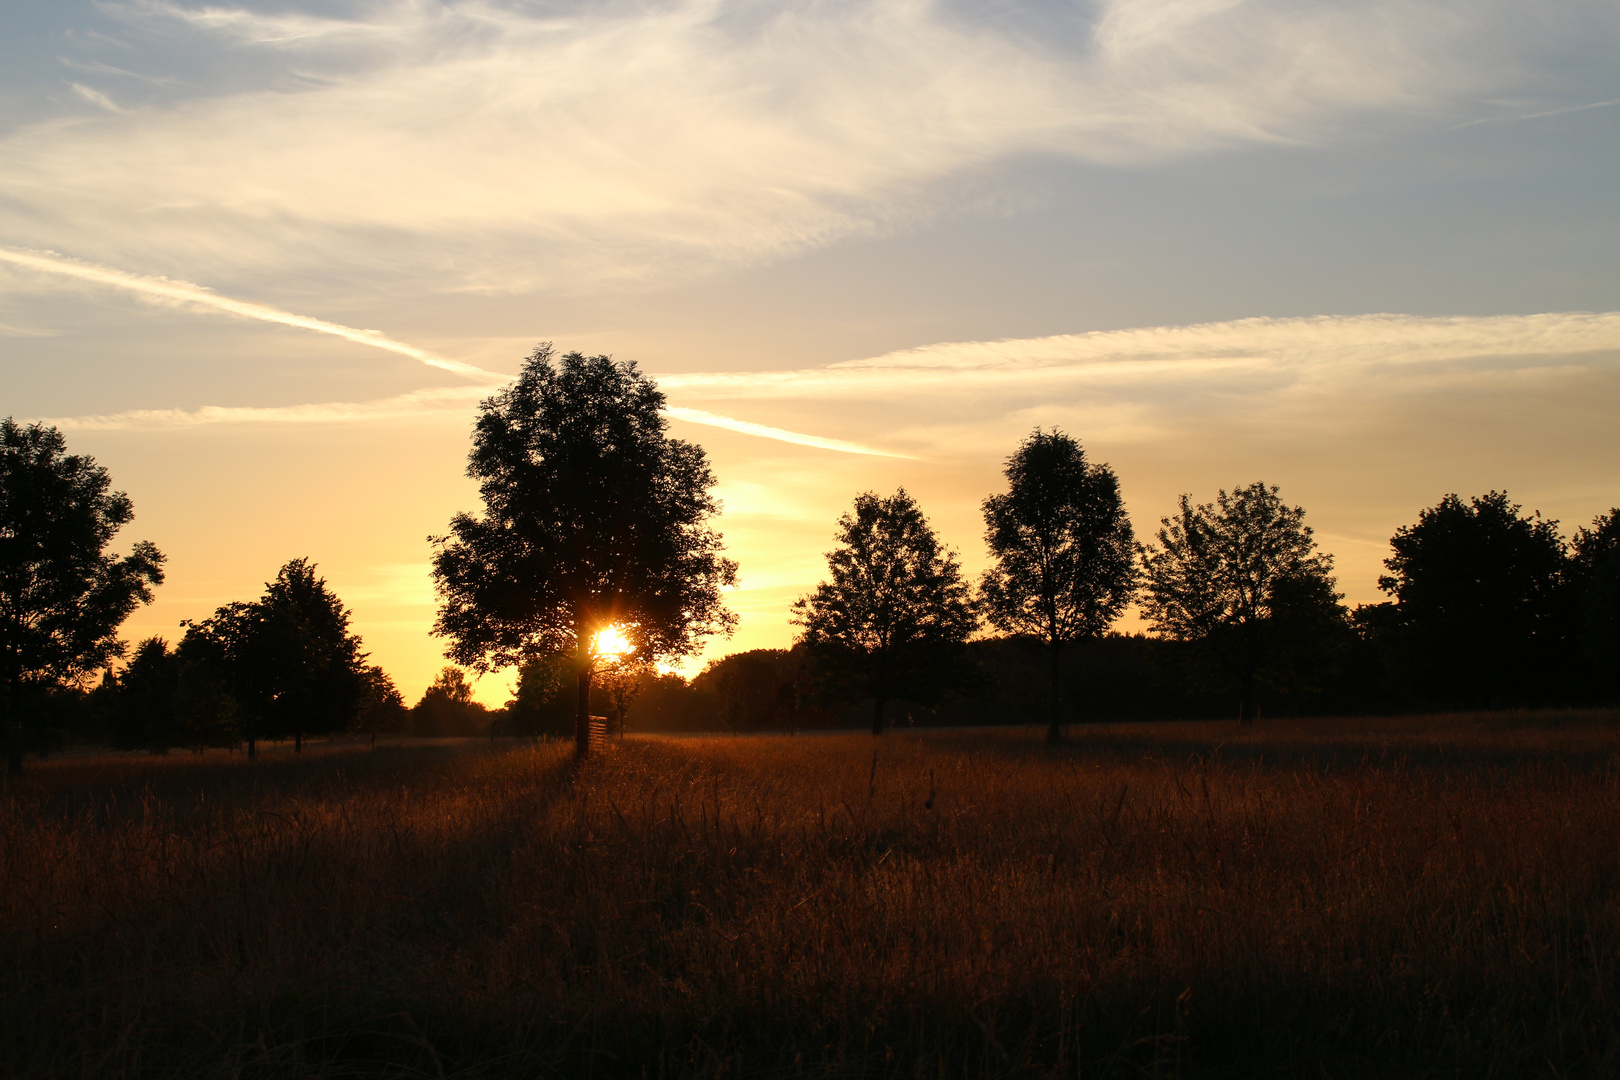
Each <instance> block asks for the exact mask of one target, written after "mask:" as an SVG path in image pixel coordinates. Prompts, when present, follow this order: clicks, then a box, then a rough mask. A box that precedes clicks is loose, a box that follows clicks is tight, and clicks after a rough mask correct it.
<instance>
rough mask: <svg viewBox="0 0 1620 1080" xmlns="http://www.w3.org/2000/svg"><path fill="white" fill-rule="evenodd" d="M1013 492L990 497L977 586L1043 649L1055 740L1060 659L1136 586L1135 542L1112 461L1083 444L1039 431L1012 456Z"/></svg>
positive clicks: (991, 616) (1001, 624) (998, 620)
mask: <svg viewBox="0 0 1620 1080" xmlns="http://www.w3.org/2000/svg"><path fill="white" fill-rule="evenodd" d="M1005 475H1006V477H1007V484H1008V491H1007V493H1006V494H1004V495H992V496H990V497H989V498H987V499H985V501H984V523H985V542H986V543H987V544H988V545H989V547H990V553H991V555H992V556H994V557H995V559H996V562H995V565H994V566H992V567H991V568H990V569H989V570H987V571H985V573H984V576H983V578H982V579H981V581H980V585H979V597H980V604H981V606H982V608H983V611H984V614H985V617H986V618H987V619H988V620H989V622H990V624H991V625H992V626H994V627H995V628H996V629H998V630H1000V631H1002V632H1003V633H1008V634H1018V635H1029V636H1031V637H1034V638H1036V639H1038V640H1040V641H1041V642H1042V643H1044V644H1045V645H1046V647H1047V652H1048V666H1049V674H1050V679H1051V696H1050V699H1049V701H1048V708H1049V716H1048V721H1049V727H1048V732H1047V737H1048V739H1049V740H1050V741H1052V742H1056V741H1057V740H1058V738H1059V736H1060V734H1061V731H1060V728H1059V724H1058V720H1059V715H1060V714H1059V693H1058V689H1059V685H1058V684H1059V672H1060V667H1059V664H1060V662H1061V658H1062V653H1063V650H1064V649H1065V648H1067V647H1068V646H1070V645H1073V644H1074V643H1076V642H1078V641H1084V640H1086V639H1087V638H1091V637H1096V636H1097V635H1099V634H1102V633H1104V632H1105V631H1107V629H1108V628H1109V627H1110V626H1112V625H1113V624H1114V622H1115V620H1117V619H1118V618H1119V616H1120V614H1121V613H1122V612H1123V611H1124V610H1125V607H1126V606H1127V605H1128V604H1129V603H1130V602H1131V598H1132V597H1133V596H1134V595H1135V592H1136V538H1135V536H1134V534H1133V533H1132V531H1131V520H1130V517H1129V516H1128V515H1127V514H1126V513H1125V504H1124V501H1123V500H1122V499H1121V498H1120V494H1119V478H1118V477H1117V476H1115V475H1114V471H1113V470H1112V469H1110V468H1109V467H1108V466H1107V465H1094V464H1091V463H1090V462H1088V461H1086V455H1085V451H1084V450H1083V449H1082V448H1081V446H1080V443H1079V442H1078V441H1076V440H1075V439H1073V438H1072V437H1070V436H1068V435H1066V434H1064V433H1063V432H1061V431H1057V430H1053V431H1051V432H1043V431H1041V430H1039V429H1036V431H1035V432H1034V433H1033V434H1032V435H1030V436H1029V437H1028V438H1027V439H1025V440H1024V441H1023V443H1022V444H1020V446H1019V447H1018V449H1017V450H1016V451H1015V452H1014V453H1013V455H1012V457H1010V458H1008V459H1007V468H1006V472H1005Z"/></svg>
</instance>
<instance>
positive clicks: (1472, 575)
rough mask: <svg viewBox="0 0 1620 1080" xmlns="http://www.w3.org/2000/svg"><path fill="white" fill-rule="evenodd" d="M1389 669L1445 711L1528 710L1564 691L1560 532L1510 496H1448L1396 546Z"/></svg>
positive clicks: (1567, 650)
mask: <svg viewBox="0 0 1620 1080" xmlns="http://www.w3.org/2000/svg"><path fill="white" fill-rule="evenodd" d="M1389 543H1390V547H1391V548H1392V549H1393V552H1392V554H1391V555H1390V557H1389V558H1387V559H1385V560H1384V566H1385V568H1387V569H1388V570H1389V573H1388V574H1385V575H1384V576H1382V577H1380V578H1379V579H1378V587H1379V588H1380V589H1382V590H1383V591H1385V592H1387V593H1389V594H1391V595H1392V596H1393V597H1394V598H1395V607H1394V612H1393V613H1392V615H1391V617H1390V622H1391V623H1392V625H1391V627H1390V640H1389V645H1390V653H1391V664H1392V666H1393V668H1394V671H1395V674H1396V677H1397V678H1398V679H1399V680H1400V681H1402V682H1404V683H1406V684H1407V686H1408V687H1409V688H1410V689H1412V690H1413V691H1415V692H1416V693H1417V694H1418V695H1419V697H1420V698H1422V699H1425V700H1427V701H1429V702H1432V703H1435V704H1441V705H1450V706H1456V705H1472V704H1490V703H1494V702H1502V701H1516V700H1517V701H1527V700H1532V699H1535V698H1537V697H1539V696H1540V695H1539V692H1540V691H1541V690H1542V689H1543V688H1549V687H1553V686H1556V685H1558V684H1559V683H1561V682H1563V681H1564V679H1565V678H1566V677H1567V675H1568V660H1569V659H1571V658H1572V654H1573V649H1572V647H1571V646H1570V644H1569V642H1568V638H1569V636H1570V634H1571V632H1572V631H1573V629H1574V628H1573V626H1572V625H1570V624H1571V623H1572V622H1573V621H1574V620H1573V618H1572V615H1571V612H1570V611H1569V607H1570V606H1571V605H1569V602H1568V601H1569V597H1568V594H1567V592H1566V590H1565V588H1564V583H1565V575H1566V572H1567V570H1568V554H1567V549H1566V547H1565V544H1564V540H1563V537H1562V536H1561V535H1559V532H1558V523H1557V522H1556V521H1549V520H1546V519H1544V518H1542V517H1541V515H1539V514H1531V515H1523V514H1521V512H1520V507H1519V506H1518V504H1516V503H1514V502H1512V501H1511V500H1509V499H1508V497H1507V494H1506V493H1505V492H1500V491H1492V492H1490V493H1488V494H1486V495H1481V496H1478V497H1476V498H1472V499H1469V500H1467V501H1466V502H1465V501H1464V500H1463V499H1461V498H1459V497H1458V496H1457V495H1454V494H1453V495H1447V496H1446V497H1445V498H1443V499H1441V500H1440V502H1439V503H1438V504H1437V505H1435V506H1432V507H1429V508H1427V509H1425V510H1422V511H1420V512H1419V514H1418V520H1417V523H1416V524H1414V525H1403V526H1401V527H1400V528H1399V529H1397V530H1396V531H1395V535H1394V536H1393V537H1391V538H1390V541H1389Z"/></svg>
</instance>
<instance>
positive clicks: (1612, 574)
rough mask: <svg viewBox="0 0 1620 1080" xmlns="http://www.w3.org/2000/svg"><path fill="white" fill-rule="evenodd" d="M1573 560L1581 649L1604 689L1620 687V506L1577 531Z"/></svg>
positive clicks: (1608, 691)
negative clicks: (1594, 669)
mask: <svg viewBox="0 0 1620 1080" xmlns="http://www.w3.org/2000/svg"><path fill="white" fill-rule="evenodd" d="M1571 546H1572V547H1573V548H1574V557H1573V559H1572V560H1571V561H1572V563H1573V566H1572V568H1571V571H1572V572H1571V577H1572V579H1573V582H1572V583H1573V587H1574V589H1575V590H1576V596H1577V598H1578V603H1579V605H1580V619H1581V631H1580V635H1581V649H1582V651H1583V652H1584V653H1585V654H1586V658H1587V660H1588V661H1589V662H1591V664H1592V665H1593V666H1594V667H1595V668H1596V669H1597V672H1598V677H1599V679H1600V680H1601V688H1602V689H1601V692H1602V693H1603V694H1604V696H1606V697H1608V698H1611V699H1612V698H1613V696H1614V695H1615V693H1616V691H1617V690H1620V507H1616V508H1614V509H1612V510H1610V511H1609V512H1608V513H1607V514H1599V515H1598V516H1597V517H1596V518H1594V519H1593V521H1592V527H1591V528H1590V529H1587V528H1581V529H1577V530H1576V532H1575V539H1574V543H1573V544H1572V545H1571Z"/></svg>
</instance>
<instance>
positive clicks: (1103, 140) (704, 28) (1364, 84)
mask: <svg viewBox="0 0 1620 1080" xmlns="http://www.w3.org/2000/svg"><path fill="white" fill-rule="evenodd" d="M1566 6H1567V7H1568V8H1569V11H1567V12H1565V16H1566V17H1567V19H1579V18H1584V19H1585V20H1586V24H1588V25H1589V26H1590V27H1591V28H1592V31H1591V33H1590V34H1589V37H1591V38H1592V41H1591V43H1590V48H1592V49H1594V50H1601V49H1603V48H1604V47H1605V45H1604V42H1605V41H1608V40H1609V39H1608V38H1607V37H1605V35H1606V34H1608V35H1610V36H1612V34H1613V32H1614V30H1615V25H1616V22H1617V20H1616V18H1615V17H1614V13H1613V11H1612V7H1611V6H1610V5H1607V4H1605V3H1602V2H1600V0H1572V3H1571V4H1569V5H1566ZM1515 8H1516V5H1513V4H1511V3H1508V2H1507V0H1469V2H1467V3H1461V2H1452V0H1429V2H1417V0H1336V2H1330V3H1319V4H1312V5H1307V6H1305V7H1301V6H1300V5H1298V4H1296V3H1292V2H1288V0H1244V2H1236V0H1099V2H1096V3H1092V4H1082V5H1077V6H1075V7H1073V8H1059V7H1039V8H1038V7H1036V6H1031V7H1030V8H1029V10H1027V11H1025V10H1022V9H1016V10H1015V9H1007V10H1005V11H1003V10H1002V9H1001V8H999V7H998V8H997V11H998V15H997V17H996V18H995V19H993V20H992V19H986V18H982V17H979V16H978V15H976V14H975V13H974V11H973V9H972V8H970V7H968V6H963V5H946V4H940V3H930V2H925V0H913V2H907V3H895V4H869V3H864V2H855V0H833V2H826V0H818V2H810V0H804V2H789V3H782V4H771V5H760V4H755V3H750V2H745V0H730V2H728V0H669V2H664V3H650V4H641V3H637V4H618V3H603V4H587V5H577V6H563V7H560V8H559V7H555V6H551V5H546V6H528V5H524V6H517V5H497V4H491V3H481V2H476V0H468V2H455V0H397V2H379V3H375V4H372V5H369V6H366V7H364V8H362V9H361V11H362V14H361V15H359V16H357V17H354V18H324V17H315V16H308V15H300V14H290V13H285V12H283V13H265V12H259V11H254V10H250V9H248V8H245V7H241V6H226V5H210V6H189V5H181V4H174V3H140V4H126V5H122V6H116V7H114V8H112V9H110V10H116V11H119V12H121V13H122V17H123V18H125V19H126V20H127V21H129V22H130V23H131V24H132V25H133V26H134V29H135V31H136V32H135V33H133V34H132V38H133V39H135V40H140V41H143V42H152V41H160V40H162V41H169V42H171V43H178V44H176V45H175V46H174V51H177V52H183V51H184V50H185V49H186V48H189V49H192V50H196V51H204V50H205V51H208V52H209V53H211V54H218V53H220V52H225V53H230V52H232V51H236V52H239V53H241V54H243V55H244V57H245V58H249V57H250V58H251V63H247V64H244V65H242V68H241V69H240V70H251V71H263V72H264V73H265V74H264V75H263V77H262V78H261V79H260V80H259V82H258V83H257V84H255V85H249V86H246V87H244V86H243V85H241V84H240V79H243V78H247V76H245V75H240V74H237V73H236V71H235V70H233V75H232V78H233V79H235V80H238V81H233V82H231V83H230V84H229V85H224V84H222V85H221V86H219V87H217V88H215V89H214V90H212V91H211V90H209V89H207V88H206V87H203V86H199V87H197V88H196V89H195V90H192V91H188V92H187V93H185V94H183V95H180V96H177V97H174V98H173V99H172V100H171V99H168V98H165V99H163V100H162V101H161V102H158V101H154V102H153V103H151V104H149V105H146V106H144V107H141V108H132V107H127V106H126V107H125V109H124V111H123V112H121V113H118V114H112V113H105V112H103V113H100V114H98V115H95V116H90V117H81V118H76V119H75V120H74V122H71V123H50V124H43V125H35V126H34V127H31V128H28V129H26V130H22V131H18V132H15V133H13V134H12V135H11V136H9V137H8V138H7V139H6V140H5V141H4V142H3V143H0V154H3V156H4V158H5V160H6V161H7V167H6V169H5V170H4V173H3V174H0V194H4V195H5V196H6V198H7V200H8V205H9V206H10V207H11V209H10V210H0V235H8V236H10V237H11V238H12V240H13V242H17V243H29V244H33V245H35V246H47V245H48V246H53V247H71V248H72V249H73V250H77V251H82V252H85V253H88V254H91V255H93V256H94V257H97V258H100V259H102V260H104V261H114V262H118V261H129V260H130V259H132V258H133V257H134V253H136V252H148V253H156V254H157V255H158V256H159V258H158V265H162V266H165V267H172V266H205V267H207V266H213V265H252V266H255V267H260V266H275V267H282V268H286V267H289V266H304V265H314V264H317V263H318V264H319V265H321V266H322V267H325V268H332V267H337V268H339V269H348V270H350V271H359V270H362V269H363V270H365V271H367V272H369V273H376V272H378V271H379V270H380V269H382V268H387V269H388V270H389V271H390V272H393V273H409V272H412V268H420V270H421V271H426V270H428V269H429V268H431V272H432V273H433V274H434V275H435V276H436V277H437V278H438V279H439V280H440V281H441V282H444V283H445V284H447V285H448V286H451V287H474V288H500V289H510V288H517V289H521V288H525V287H529V286H532V285H536V284H540V283H544V284H550V285H558V284H570V283H572V284H588V283H591V282H598V281H601V280H602V279H603V278H604V277H627V276H628V277H643V278H645V277H650V276H653V275H658V274H662V273H668V272H672V271H673V270H674V269H677V268H688V269H689V268H692V267H700V266H703V265H708V264H717V263H737V262H751V261H757V260H760V259H769V258H773V257H777V256H780V255H783V254H785V253H789V252H794V251H799V250H803V249H806V248H811V247H816V246H819V245H823V244H825V243H827V242H829V241H831V240H833V239H836V238H838V237H843V236H848V235H851V234H854V233H862V232H867V231H871V230H877V229H885V228H890V227H893V226H894V225H895V224H897V223H904V222H907V221H912V220H918V219H927V218H929V217H931V216H933V215H935V214H937V213H939V212H940V211H941V210H942V209H943V210H947V211H948V210H950V209H951V208H952V207H953V206H955V205H958V203H959V202H960V200H962V199H964V198H966V197H967V196H965V195H963V194H962V192H963V190H964V189H963V187H962V185H963V184H965V183H967V178H970V177H974V176H982V175H987V170H988V171H989V172H991V173H993V172H994V171H995V170H997V169H1001V168H1003V167H1005V166H1007V165H1008V163H1010V162H1016V161H1028V160H1031V159H1039V158H1054V157H1056V158H1066V159H1077V160H1083V161H1091V162H1104V163H1111V164H1131V163H1141V162H1147V161H1153V160H1158V159H1163V158H1167V157H1174V156H1178V155H1186V154H1191V153H1198V152H1202V151H1206V150H1210V149H1213V148H1218V147H1223V146H1231V145H1234V144H1240V143H1255V142H1266V143H1277V142H1313V141H1322V140H1327V139H1332V138H1334V137H1336V135H1337V134H1338V133H1340V132H1343V131H1346V130H1349V129H1351V128H1352V127H1353V126H1354V125H1356V124H1357V123H1359V122H1361V121H1362V120H1364V119H1365V118H1367V117H1371V116H1382V117H1386V118H1389V117H1412V118H1413V121H1412V122H1423V123H1430V122H1432V121H1431V120H1429V119H1427V118H1429V117H1432V116H1434V115H1436V114H1441V115H1443V114H1445V113H1446V112H1447V111H1448V110H1453V109H1455V108H1456V107H1457V105H1458V103H1459V102H1462V101H1466V100H1469V99H1478V98H1480V97H1485V96H1496V97H1501V96H1503V94H1504V93H1509V92H1512V91H1513V90H1514V89H1515V88H1516V87H1517V86H1518V84H1519V83H1520V82H1522V81H1523V80H1522V75H1523V69H1524V68H1525V67H1526V66H1528V61H1525V62H1521V61H1520V56H1519V53H1520V51H1522V50H1524V49H1530V48H1532V46H1530V45H1526V44H1524V43H1523V42H1522V41H1521V40H1520V39H1521V38H1522V37H1523V33H1522V30H1519V29H1515V30H1514V32H1513V33H1508V32H1507V31H1506V30H1505V29H1504V27H1507V26H1510V25H1511V26H1513V27H1521V26H1522V24H1521V23H1520V22H1519V21H1518V20H1517V18H1516V17H1515V18H1513V19H1508V18H1506V15H1507V14H1508V13H1512V12H1514V11H1515ZM1561 10H1562V9H1561ZM1548 19H1549V25H1550V26H1551V27H1552V29H1549V30H1548V33H1549V34H1554V33H1556V32H1557V27H1559V26H1562V25H1564V23H1563V22H1560V21H1559V19H1557V18H1554V17H1553V16H1552V15H1551V14H1550V13H1549V16H1548ZM1038 20H1046V21H1045V22H1044V23H1042V22H1039V21H1038ZM1465 58H1466V59H1465ZM171 74H172V73H170V72H165V71H156V72H153V73H150V75H149V77H153V78H156V77H168V76H169V75H171ZM188 75H195V73H191V72H188ZM85 85H86V88H87V89H94V87H93V86H92V85H90V82H89V80H88V79H86V82H85ZM96 92H97V93H101V92H102V91H99V90H97V91H96ZM1419 117H1422V118H1425V119H1422V120H1421V121H1419V120H1418V119H1417V118H1419ZM143 261H147V262H148V264H150V261H149V260H143Z"/></svg>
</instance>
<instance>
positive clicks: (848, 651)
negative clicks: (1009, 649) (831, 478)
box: [793, 488, 976, 734]
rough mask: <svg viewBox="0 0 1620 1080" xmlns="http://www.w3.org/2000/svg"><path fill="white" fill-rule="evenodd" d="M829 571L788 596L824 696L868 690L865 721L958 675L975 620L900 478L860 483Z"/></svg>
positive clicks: (879, 718)
mask: <svg viewBox="0 0 1620 1080" xmlns="http://www.w3.org/2000/svg"><path fill="white" fill-rule="evenodd" d="M837 540H838V543H839V544H840V546H839V547H838V548H836V549H835V550H833V551H830V552H828V553H827V568H828V570H829V572H830V573H831V576H832V580H830V581H824V582H822V583H821V584H820V585H818V586H817V587H816V590H815V592H813V593H811V594H810V595H809V596H805V597H801V598H800V599H799V600H798V601H797V602H796V603H795V604H794V605H793V623H794V625H796V626H798V627H800V628H801V629H800V634H799V642H800V643H801V644H802V645H803V646H804V650H805V662H806V666H807V669H808V674H809V675H810V677H811V679H813V680H814V681H815V682H816V683H817V685H818V687H819V691H820V693H821V694H822V695H823V696H825V697H828V698H831V699H833V700H853V699H859V698H871V699H872V731H873V733H874V734H880V733H881V732H882V731H883V709H884V706H885V705H887V704H888V703H889V702H890V701H892V700H894V699H896V698H906V699H909V700H912V701H917V702H920V703H923V704H929V703H932V702H934V701H937V700H939V699H940V698H941V697H942V696H943V695H945V694H947V693H949V692H950V691H951V690H952V689H954V688H956V687H958V686H959V685H960V684H961V682H962V679H963V675H964V669H963V665H962V664H961V659H962V644H963V643H964V642H965V641H966V640H967V638H968V635H969V634H971V633H972V632H973V630H974V628H975V625H976V619H975V617H974V614H973V610H972V607H971V605H970V604H969V601H968V589H967V585H966V584H965V583H964V582H963V581H962V574H961V569H960V567H959V566H958V564H957V561H956V554H955V553H954V552H952V551H949V550H946V549H945V548H943V547H942V546H941V545H940V542H939V539H938V538H937V537H936V536H935V535H934V530H933V528H932V527H931V526H930V525H929V524H928V519H927V518H925V517H924V516H923V513H922V509H921V508H920V507H919V506H918V505H917V503H916V501H915V500H914V499H912V497H911V496H910V495H908V494H907V493H906V490H905V489H904V488H901V489H899V490H898V491H896V492H895V493H894V494H893V495H892V496H890V497H888V498H886V499H885V498H880V497H878V496H877V495H875V494H873V493H872V492H870V491H868V492H865V493H864V494H861V495H858V496H856V497H855V506H854V512H853V513H849V514H845V515H843V516H842V517H840V518H839V519H838V533H837Z"/></svg>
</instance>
